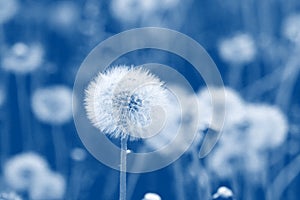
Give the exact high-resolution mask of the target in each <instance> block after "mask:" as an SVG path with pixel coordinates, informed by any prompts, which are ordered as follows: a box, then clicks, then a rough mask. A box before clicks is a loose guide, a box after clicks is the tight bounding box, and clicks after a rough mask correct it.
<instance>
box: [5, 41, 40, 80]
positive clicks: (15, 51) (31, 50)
mask: <svg viewBox="0 0 300 200" xmlns="http://www.w3.org/2000/svg"><path fill="white" fill-rule="evenodd" d="M43 56H44V50H43V48H42V46H41V45H40V44H38V43H36V44H30V45H27V44H25V43H22V42H19V43H16V44H14V45H13V46H12V47H11V48H10V49H8V51H7V52H6V53H5V55H4V58H3V61H2V67H3V69H4V70H7V71H10V72H13V73H16V74H27V73H30V72H32V71H34V70H36V69H37V68H38V67H40V66H41V64H42V62H43Z"/></svg>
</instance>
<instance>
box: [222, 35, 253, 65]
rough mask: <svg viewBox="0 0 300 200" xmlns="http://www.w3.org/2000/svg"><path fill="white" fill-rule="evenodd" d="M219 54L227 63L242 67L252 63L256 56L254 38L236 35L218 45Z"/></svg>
mask: <svg viewBox="0 0 300 200" xmlns="http://www.w3.org/2000/svg"><path fill="white" fill-rule="evenodd" d="M218 49H219V54H220V56H221V58H223V59H224V60H225V61H227V62H229V63H231V64H235V65H242V64H247V63H249V62H251V61H252V60H253V59H254V57H255V55H256V45H255V42H254V40H253V38H252V37H251V36H250V35H248V34H246V33H240V34H236V35H235V36H233V37H231V38H226V39H224V40H222V41H221V42H220V43H219V44H218Z"/></svg>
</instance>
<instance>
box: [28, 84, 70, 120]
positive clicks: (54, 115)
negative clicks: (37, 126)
mask: <svg viewBox="0 0 300 200" xmlns="http://www.w3.org/2000/svg"><path fill="white" fill-rule="evenodd" d="M31 107H32V111H33V113H34V114H35V116H36V118H37V119H39V120H40V121H42V122H45V123H50V124H54V125H57V124H63V123H65V122H67V121H69V120H70V119H71V118H72V91H71V89H69V88H68V87H66V86H62V85H56V86H50V87H46V88H40V89H37V90H36V91H35V92H34V94H33V96H32V99H31Z"/></svg>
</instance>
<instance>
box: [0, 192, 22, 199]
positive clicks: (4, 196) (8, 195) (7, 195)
mask: <svg viewBox="0 0 300 200" xmlns="http://www.w3.org/2000/svg"><path fill="white" fill-rule="evenodd" d="M0 200H22V198H21V197H20V196H19V195H17V194H16V193H15V192H3V193H0Z"/></svg>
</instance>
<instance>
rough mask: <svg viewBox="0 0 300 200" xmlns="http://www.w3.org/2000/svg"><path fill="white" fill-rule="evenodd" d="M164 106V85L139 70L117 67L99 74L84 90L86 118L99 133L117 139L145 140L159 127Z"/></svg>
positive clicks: (146, 72) (142, 70)
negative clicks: (126, 137) (125, 137)
mask: <svg viewBox="0 0 300 200" xmlns="http://www.w3.org/2000/svg"><path fill="white" fill-rule="evenodd" d="M166 103H167V98H166V92H165V89H164V88H163V83H162V82H161V81H160V80H159V79H158V78H157V77H155V76H154V75H152V74H151V73H150V72H149V71H147V70H145V69H142V68H134V67H127V66H118V67H115V68H113V69H111V70H109V71H107V72H105V73H100V74H99V75H98V76H97V77H96V78H95V80H94V81H92V82H91V83H90V85H89V86H88V88H87V90H86V97H85V106H86V111H87V115H88V118H89V119H90V120H91V122H92V124H93V125H94V126H95V127H96V128H98V129H99V130H100V131H103V132H104V133H106V134H108V135H110V136H112V137H115V138H120V137H123V136H125V135H130V136H132V137H130V138H131V139H136V138H146V137H149V136H151V134H153V132H155V130H156V128H157V126H160V125H161V122H162V120H161V119H162V117H163V116H164V110H163V108H164V106H165V105H166Z"/></svg>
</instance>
